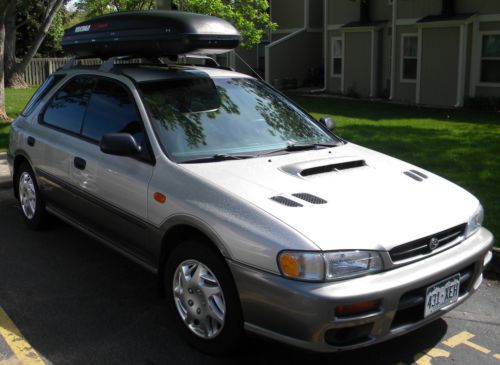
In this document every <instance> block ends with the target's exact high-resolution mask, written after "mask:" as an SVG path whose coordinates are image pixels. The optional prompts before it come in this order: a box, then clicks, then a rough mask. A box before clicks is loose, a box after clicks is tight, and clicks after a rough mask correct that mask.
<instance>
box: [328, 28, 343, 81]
mask: <svg viewBox="0 0 500 365" xmlns="http://www.w3.org/2000/svg"><path fill="white" fill-rule="evenodd" d="M337 41H340V43H342V52H340V57H335V42H337ZM331 46H332V57H331V58H330V62H331V63H332V64H331V67H330V76H331V77H335V78H342V75H343V73H344V47H345V44H344V39H343V37H337V36H335V37H332V40H331ZM335 59H340V60H341V66H342V67H341V70H340V73H339V74H336V73H335V62H334V61H335Z"/></svg>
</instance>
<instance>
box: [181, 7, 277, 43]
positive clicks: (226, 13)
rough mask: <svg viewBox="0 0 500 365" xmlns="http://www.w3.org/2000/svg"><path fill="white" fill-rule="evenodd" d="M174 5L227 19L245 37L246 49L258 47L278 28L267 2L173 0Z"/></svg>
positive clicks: (183, 9) (184, 9) (185, 9)
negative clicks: (271, 17)
mask: <svg viewBox="0 0 500 365" xmlns="http://www.w3.org/2000/svg"><path fill="white" fill-rule="evenodd" d="M173 3H174V4H175V5H177V7H178V8H179V10H182V11H189V12H193V13H202V14H207V15H213V16H217V17H219V18H223V19H226V20H227V21H229V22H230V23H232V24H233V25H234V26H235V27H236V28H237V29H238V31H239V32H240V33H241V35H242V36H243V42H242V43H241V46H242V47H244V48H252V47H254V46H256V45H258V44H259V43H260V41H261V39H262V36H263V35H264V34H265V33H266V32H270V31H273V30H276V28H277V24H276V23H273V22H271V19H270V17H269V13H268V9H269V2H268V1H267V0H234V1H226V0H173Z"/></svg>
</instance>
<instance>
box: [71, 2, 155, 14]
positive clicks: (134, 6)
mask: <svg viewBox="0 0 500 365" xmlns="http://www.w3.org/2000/svg"><path fill="white" fill-rule="evenodd" d="M75 6H76V8H77V9H78V10H79V11H82V12H84V13H85V14H86V17H87V18H92V17H95V16H98V15H103V14H108V13H113V12H116V11H131V10H151V9H154V8H155V7H156V1H155V0H78V1H77V2H76V4H75Z"/></svg>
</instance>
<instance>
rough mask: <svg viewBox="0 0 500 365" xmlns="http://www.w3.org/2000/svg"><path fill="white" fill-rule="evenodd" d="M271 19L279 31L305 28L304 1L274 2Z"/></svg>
mask: <svg viewBox="0 0 500 365" xmlns="http://www.w3.org/2000/svg"><path fill="white" fill-rule="evenodd" d="M271 17H272V20H273V21H274V22H276V23H278V26H279V29H290V28H302V27H303V26H304V0H272V1H271Z"/></svg>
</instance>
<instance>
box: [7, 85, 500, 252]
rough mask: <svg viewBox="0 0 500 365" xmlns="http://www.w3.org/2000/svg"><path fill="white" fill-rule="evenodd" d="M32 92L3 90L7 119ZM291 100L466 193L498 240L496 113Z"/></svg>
mask: <svg viewBox="0 0 500 365" xmlns="http://www.w3.org/2000/svg"><path fill="white" fill-rule="evenodd" d="M35 89H36V88H34V87H33V88H30V89H25V90H13V89H8V90H7V92H6V104H7V113H8V114H9V116H10V117H13V118H14V117H16V116H17V115H19V113H20V112H21V110H22V109H23V108H24V105H25V104H26V103H27V101H28V99H29V98H30V96H31V95H32V93H33V92H34V91H35ZM294 99H295V101H297V102H298V103H299V104H300V105H302V107H304V108H305V109H306V110H308V111H309V112H310V113H312V115H314V116H315V117H317V118H319V117H321V116H332V117H334V118H335V120H336V121H337V125H338V127H337V130H336V133H337V134H339V135H340V136H342V137H343V138H345V139H347V140H349V141H351V142H354V143H358V144H361V145H363V146H366V147H370V148H373V149H375V150H378V151H380V152H384V153H387V154H389V155H391V156H394V157H397V158H400V159H402V160H405V161H408V162H410V163H413V164H415V165H417V166H420V167H422V168H424V169H426V170H429V171H432V172H434V173H437V174H439V175H441V176H443V177H445V178H447V179H449V180H451V181H453V182H455V183H457V184H459V185H460V186H462V187H464V188H465V189H467V190H469V191H470V192H472V193H473V194H474V195H476V196H477V197H478V198H479V199H480V200H481V202H482V204H483V206H484V208H485V211H486V219H485V226H486V227H488V228H489V229H491V230H492V232H493V233H494V234H495V236H497V237H498V236H500V113H481V112H472V111H449V110H432V109H421V108H416V107H407V106H398V105H391V104H383V103H372V102H367V101H358V100H340V99H334V98H321V97H294ZM8 133H9V123H0V151H5V149H6V147H7V142H8ZM497 245H499V244H498V243H497ZM499 247H500V245H499Z"/></svg>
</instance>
